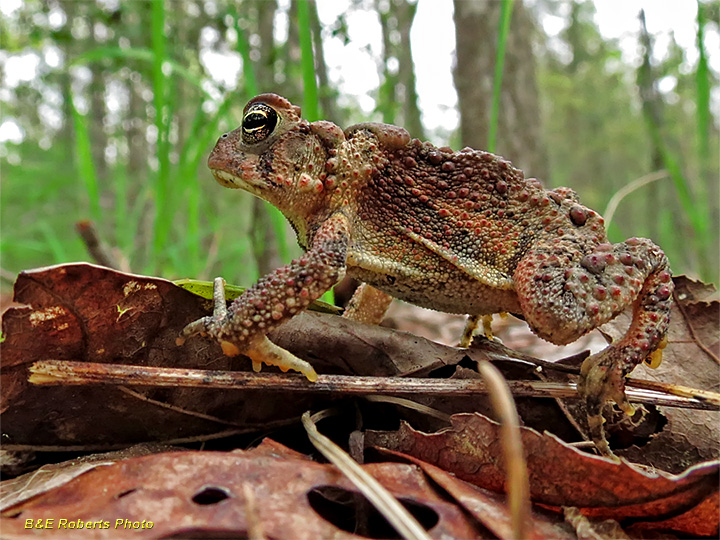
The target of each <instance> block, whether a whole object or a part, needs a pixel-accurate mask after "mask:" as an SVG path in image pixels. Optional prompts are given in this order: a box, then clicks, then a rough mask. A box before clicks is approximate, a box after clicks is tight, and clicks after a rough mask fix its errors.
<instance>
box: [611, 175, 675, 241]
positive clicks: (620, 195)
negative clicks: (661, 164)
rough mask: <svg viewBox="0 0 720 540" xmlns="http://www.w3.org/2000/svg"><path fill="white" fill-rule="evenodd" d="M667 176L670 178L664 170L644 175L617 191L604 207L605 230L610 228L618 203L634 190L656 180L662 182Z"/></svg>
mask: <svg viewBox="0 0 720 540" xmlns="http://www.w3.org/2000/svg"><path fill="white" fill-rule="evenodd" d="M668 176H670V173H668V172H667V171H665V170H660V171H654V172H651V173H649V174H646V175H645V176H641V177H640V178H636V179H635V180H633V181H632V182H630V183H629V184H627V185H625V186H624V187H622V188H621V189H619V190H617V191H616V192H615V194H614V195H613V196H612V197H611V198H610V200H609V201H608V204H607V206H606V207H605V212H603V218H604V219H605V228H608V227H609V226H610V223H611V222H612V220H613V216H614V215H615V211H616V210H617V207H618V206H619V205H620V201H622V200H623V199H624V198H625V197H627V196H628V195H630V194H631V193H632V192H633V191H635V190H636V189H640V188H641V187H643V186H644V185H645V184H649V183H651V182H657V181H658V180H662V179H663V178H666V177H668Z"/></svg>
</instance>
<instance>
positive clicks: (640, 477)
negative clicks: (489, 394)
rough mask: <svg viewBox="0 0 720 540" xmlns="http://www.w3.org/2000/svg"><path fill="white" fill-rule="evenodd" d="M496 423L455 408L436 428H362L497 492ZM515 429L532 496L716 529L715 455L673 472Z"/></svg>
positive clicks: (697, 530)
mask: <svg viewBox="0 0 720 540" xmlns="http://www.w3.org/2000/svg"><path fill="white" fill-rule="evenodd" d="M498 429H499V425H498V424H497V423H496V422H493V421H492V420H490V419H488V418H486V417H484V416H482V415H479V414H457V415H453V417H452V428H449V429H446V430H442V431H440V432H438V433H433V434H427V433H421V432H419V431H416V430H414V429H412V428H411V427H410V426H409V425H407V424H405V423H403V424H402V425H401V427H400V430H399V431H397V432H384V433H378V432H368V433H367V434H366V444H368V445H376V446H380V447H384V448H388V449H391V450H395V451H397V452H402V453H404V454H409V455H411V456H414V457H416V458H419V459H422V460H424V461H427V462H429V463H431V464H433V465H436V466H438V467H440V468H442V469H444V470H446V471H448V472H451V473H453V474H455V475H456V476H457V477H458V478H461V479H463V480H466V481H468V482H470V483H472V484H474V485H476V486H479V487H483V488H486V489H489V490H492V491H496V492H503V491H504V489H505V477H506V474H505V469H504V466H503V457H502V451H501V447H500V441H499V432H498ZM521 432H522V438H523V446H524V449H525V455H526V459H527V465H528V473H529V475H530V492H531V498H532V501H533V502H534V503H536V504H542V505H543V506H546V507H548V508H555V509H559V508H560V507H562V506H576V507H578V508H580V509H581V510H582V512H583V514H585V515H588V516H593V517H601V518H612V519H617V520H619V521H620V520H623V519H629V518H632V520H633V522H635V523H637V522H646V526H647V527H648V528H652V527H653V525H652V523H653V522H657V521H658V520H663V519H668V520H670V518H673V517H678V516H680V515H682V516H683V518H682V519H676V520H675V521H672V522H671V524H672V528H673V530H676V531H678V532H682V533H686V534H690V535H698V536H708V535H716V534H717V533H718V515H719V513H720V508H719V507H718V506H717V504H714V503H713V501H714V502H715V503H716V502H717V499H712V495H713V494H716V493H717V491H718V484H719V481H718V473H719V472H720V464H719V463H718V462H711V463H705V464H702V465H698V466H696V467H693V468H692V469H689V470H688V471H686V472H685V473H683V474H681V475H678V476H675V475H671V474H667V473H663V472H661V471H656V472H655V473H649V472H644V471H642V470H640V469H639V468H637V467H634V466H632V465H630V464H628V463H626V462H623V463H615V462H613V461H611V460H609V459H606V458H601V457H595V456H592V455H589V454H586V453H583V452H580V451H578V450H576V449H574V448H572V447H570V446H568V445H566V444H565V443H563V442H562V441H560V440H559V439H557V438H556V437H554V436H552V435H550V434H547V433H546V434H540V433H538V432H537V431H534V430H531V429H528V428H521ZM709 497H710V500H709V501H708V498H709ZM667 523H668V522H666V524H667ZM685 527H692V529H690V530H689V529H686V528H685Z"/></svg>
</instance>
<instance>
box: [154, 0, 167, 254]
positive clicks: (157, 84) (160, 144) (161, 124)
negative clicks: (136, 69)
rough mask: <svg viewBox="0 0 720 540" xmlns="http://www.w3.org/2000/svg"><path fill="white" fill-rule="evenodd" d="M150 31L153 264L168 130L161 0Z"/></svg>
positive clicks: (159, 239)
mask: <svg viewBox="0 0 720 540" xmlns="http://www.w3.org/2000/svg"><path fill="white" fill-rule="evenodd" d="M151 14H152V16H151V23H150V33H151V42H152V48H153V53H154V60H153V69H152V74H153V98H154V106H155V127H156V130H157V142H156V144H155V148H156V156H155V157H156V159H157V164H158V168H157V171H156V173H155V175H154V176H155V178H154V182H153V199H154V203H155V220H154V223H153V225H152V226H153V230H154V234H153V244H152V248H153V249H152V251H151V254H150V256H151V261H150V265H151V266H153V265H154V263H155V260H156V257H157V254H159V253H160V252H161V250H162V248H163V243H164V240H165V238H164V235H163V227H161V226H159V225H160V224H161V223H162V222H163V221H165V220H167V219H168V216H167V215H166V214H167V202H168V201H167V197H166V196H167V194H168V167H169V164H170V162H169V155H168V144H167V142H168V130H169V124H170V116H169V111H168V107H167V91H166V82H167V76H166V75H165V73H163V64H164V62H165V57H166V56H167V48H166V42H165V2H164V0H156V1H155V2H152V10H151Z"/></svg>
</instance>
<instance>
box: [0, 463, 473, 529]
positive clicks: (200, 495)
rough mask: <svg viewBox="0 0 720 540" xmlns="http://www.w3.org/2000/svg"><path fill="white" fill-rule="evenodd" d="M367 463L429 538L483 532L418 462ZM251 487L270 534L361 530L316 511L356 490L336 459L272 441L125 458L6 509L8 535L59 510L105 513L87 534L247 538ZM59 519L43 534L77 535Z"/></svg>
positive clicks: (73, 516) (88, 517) (74, 516)
mask: <svg viewBox="0 0 720 540" xmlns="http://www.w3.org/2000/svg"><path fill="white" fill-rule="evenodd" d="M363 468H364V469H366V470H368V471H370V472H371V474H372V475H373V476H374V477H375V478H377V479H378V480H379V481H380V482H381V483H382V484H383V485H384V486H385V487H386V488H387V489H388V490H389V491H390V492H392V493H393V495H395V496H396V497H399V498H401V500H403V501H404V502H405V504H408V503H409V504H410V507H411V508H414V509H415V511H416V512H417V509H418V508H420V509H422V510H421V512H422V513H424V515H425V516H426V518H425V519H424V521H425V523H427V525H426V527H427V528H428V529H430V530H429V534H430V536H431V537H432V538H476V537H480V536H479V532H480V531H478V529H477V528H476V526H475V525H474V523H473V521H472V520H471V519H470V518H468V517H466V516H465V515H464V514H463V512H462V510H460V509H459V508H458V507H456V506H455V505H454V504H452V503H449V502H447V501H444V500H443V499H442V497H440V496H439V495H438V494H436V493H435V491H434V490H433V489H432V487H431V486H430V485H429V483H428V482H427V480H426V479H425V478H424V476H423V474H422V473H421V472H420V470H419V469H418V468H417V467H415V466H414V465H405V464H398V463H381V464H369V465H365V466H363ZM259 471H262V472H261V473H259ZM248 489H250V490H251V492H252V493H253V496H254V507H255V508H256V510H257V515H254V516H253V520H257V522H258V523H260V524H261V528H262V530H263V531H264V532H265V534H266V535H267V536H268V537H270V538H276V539H278V540H279V539H284V538H287V539H304V538H307V539H313V540H314V539H316V538H336V539H338V540H342V539H359V538H362V537H360V536H357V535H354V534H351V533H349V532H345V531H344V530H341V529H339V528H338V527H337V526H336V525H335V524H333V522H330V521H328V520H327V519H326V517H325V516H326V515H325V514H321V513H319V511H320V510H321V506H320V502H319V501H318V497H320V496H321V495H319V494H322V493H323V492H328V491H330V492H332V491H331V490H335V493H347V494H350V495H352V494H354V495H357V496H359V493H358V492H357V491H356V490H355V488H354V487H353V486H352V484H350V482H348V481H347V479H345V478H344V477H343V476H342V475H341V474H339V473H338V472H337V470H335V468H334V467H333V466H331V465H325V464H320V463H315V462H311V461H308V460H307V459H305V458H303V459H294V458H293V457H291V456H289V455H284V453H282V452H279V453H278V455H271V454H269V453H268V452H267V450H266V449H264V450H263V451H261V452H258V453H257V455H256V454H255V453H254V452H253V451H252V450H251V451H235V452H174V453H170V454H156V455H151V456H145V457H140V458H131V459H127V460H123V461H120V462H118V463H115V464H113V465H109V466H106V467H102V468H99V469H94V470H92V471H89V472H87V473H85V474H83V475H81V476H79V477H77V478H74V479H73V480H71V481H69V482H67V483H66V484H64V485H63V486H60V487H58V488H55V489H53V490H51V491H49V492H47V493H43V494H41V495H38V496H37V497H34V498H33V499H31V500H28V501H26V502H24V503H20V504H18V505H15V506H13V507H11V508H8V509H6V510H5V511H4V512H3V513H2V517H0V525H1V526H2V530H3V537H4V538H8V539H13V538H22V537H26V535H27V531H26V530H25V529H24V525H25V520H29V519H32V520H37V519H47V518H55V519H56V520H57V516H63V519H65V520H67V522H77V520H80V521H83V522H88V521H90V522H97V521H101V522H108V528H105V529H98V528H93V529H89V530H88V529H86V530H85V531H84V532H83V537H87V538H117V535H118V533H119V532H121V533H122V534H123V538H161V537H162V538H164V537H168V536H174V535H178V534H185V535H191V536H192V537H201V536H205V535H207V534H214V535H218V534H221V535H225V536H228V535H231V536H236V537H241V536H242V535H244V534H247V531H248V528H249V525H251V523H248V521H249V520H248V516H247V512H246V508H247V505H246V498H245V497H246V495H245V494H246V492H247V490H248ZM327 517H331V516H327ZM119 518H120V519H119ZM118 519H119V521H120V525H119V528H118V529H115V528H114V525H115V523H116V520H118ZM126 520H127V521H126ZM143 520H145V522H146V523H147V522H149V521H152V522H153V523H152V528H147V527H146V528H134V527H132V525H131V526H130V527H127V526H126V523H128V522H129V523H134V522H138V523H140V522H142V521H143ZM55 526H56V528H55V529H52V530H40V529H37V530H33V533H34V535H35V536H36V537H38V538H43V537H52V538H63V537H65V538H73V537H76V536H77V534H78V533H77V532H76V530H64V529H59V528H57V522H56V524H55Z"/></svg>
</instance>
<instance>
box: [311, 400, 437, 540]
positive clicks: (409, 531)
mask: <svg viewBox="0 0 720 540" xmlns="http://www.w3.org/2000/svg"><path fill="white" fill-rule="evenodd" d="M314 419H315V418H311V417H310V413H309V412H306V413H305V414H303V415H302V423H303V426H304V427H305V431H307V434H308V437H309V438H310V442H311V443H312V444H313V446H314V447H315V448H317V449H318V451H319V452H320V453H321V454H322V455H323V456H324V457H325V458H326V459H327V460H328V461H330V463H332V464H333V465H335V466H336V467H337V468H338V469H339V470H340V472H342V473H343V474H344V475H345V476H346V477H347V479H348V480H350V482H352V483H353V485H354V486H355V487H356V488H358V490H360V493H362V494H363V495H365V497H367V499H368V500H369V501H370V502H371V503H372V505H373V506H374V507H375V508H376V509H377V511H378V512H380V513H381V514H382V515H383V516H384V517H385V519H387V520H388V522H389V523H390V524H391V525H392V526H393V528H394V529H395V530H396V531H397V532H398V534H400V535H401V536H402V537H403V538H405V539H407V540H410V539H413V540H430V535H428V533H427V532H426V531H425V529H423V527H422V525H420V523H418V521H417V520H416V519H415V518H414V517H413V516H412V514H411V513H410V512H408V511H407V510H406V509H405V507H404V506H403V505H401V504H400V502H399V501H398V500H397V499H396V498H395V497H393V496H392V495H391V494H390V492H389V491H388V490H387V488H385V487H384V486H383V485H382V484H381V483H380V482H378V481H377V480H376V479H375V477H373V476H372V475H371V474H370V473H368V472H367V471H366V470H365V469H363V468H362V467H361V466H360V465H359V464H358V463H357V462H356V461H355V460H354V459H352V458H351V457H350V456H349V455H348V454H347V452H345V451H344V450H343V449H342V448H340V447H339V446H338V445H337V444H335V443H334V442H332V441H331V440H330V439H328V438H327V437H326V436H325V435H323V434H321V433H320V432H319V431H318V429H317V427H316V426H315V423H314Z"/></svg>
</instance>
